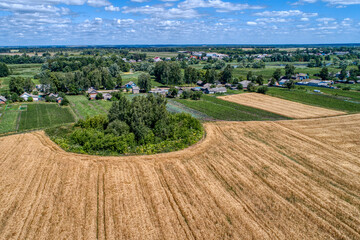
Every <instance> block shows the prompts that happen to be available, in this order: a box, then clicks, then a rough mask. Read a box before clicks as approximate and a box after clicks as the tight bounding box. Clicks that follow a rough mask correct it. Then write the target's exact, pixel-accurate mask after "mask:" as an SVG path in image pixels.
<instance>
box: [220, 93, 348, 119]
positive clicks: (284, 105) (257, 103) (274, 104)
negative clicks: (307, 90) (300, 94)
mask: <svg viewBox="0 0 360 240" xmlns="http://www.w3.org/2000/svg"><path fill="white" fill-rule="evenodd" d="M219 98H220V99H222V100H226V101H229V102H234V103H238V104H241V105H245V106H249V107H254V108H258V109H261V110H265V111H268V112H272V113H276V114H280V115H283V116H286V117H290V118H298V119H305V118H319V117H329V116H337V115H343V114H346V113H345V112H341V111H335V110H331V109H326V108H321V107H315V106H310V105H305V104H301V103H297V102H293V101H289V100H285V99H281V98H277V97H271V96H268V95H264V94H259V93H244V94H236V95H228V96H221V97H219Z"/></svg>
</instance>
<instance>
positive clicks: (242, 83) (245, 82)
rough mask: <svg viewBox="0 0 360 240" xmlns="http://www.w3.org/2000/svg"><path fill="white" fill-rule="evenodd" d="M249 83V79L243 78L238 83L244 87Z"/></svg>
mask: <svg viewBox="0 0 360 240" xmlns="http://www.w3.org/2000/svg"><path fill="white" fill-rule="evenodd" d="M249 83H251V81H247V80H244V81H241V82H239V84H241V85H242V86H243V88H244V89H247V87H248V85H249Z"/></svg>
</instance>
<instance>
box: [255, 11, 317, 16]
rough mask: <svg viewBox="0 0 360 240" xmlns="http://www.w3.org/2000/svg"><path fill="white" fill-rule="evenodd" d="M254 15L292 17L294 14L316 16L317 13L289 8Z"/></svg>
mask: <svg viewBox="0 0 360 240" xmlns="http://www.w3.org/2000/svg"><path fill="white" fill-rule="evenodd" d="M254 15H255V16H261V17H294V16H301V17H316V16H318V13H304V12H302V11H300V10H289V11H264V12H259V13H255V14H254Z"/></svg>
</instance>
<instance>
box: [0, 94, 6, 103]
mask: <svg viewBox="0 0 360 240" xmlns="http://www.w3.org/2000/svg"><path fill="white" fill-rule="evenodd" d="M6 101H7V99H6V98H5V97H4V96H0V104H5V103H6Z"/></svg>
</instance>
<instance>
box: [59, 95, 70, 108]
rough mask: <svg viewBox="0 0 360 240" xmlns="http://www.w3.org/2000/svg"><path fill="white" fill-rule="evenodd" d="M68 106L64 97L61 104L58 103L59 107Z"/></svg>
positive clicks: (67, 101)
mask: <svg viewBox="0 0 360 240" xmlns="http://www.w3.org/2000/svg"><path fill="white" fill-rule="evenodd" d="M69 104H70V102H69V100H68V99H67V98H66V97H65V98H63V100H62V101H61V103H60V105H61V106H67V105H69Z"/></svg>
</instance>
